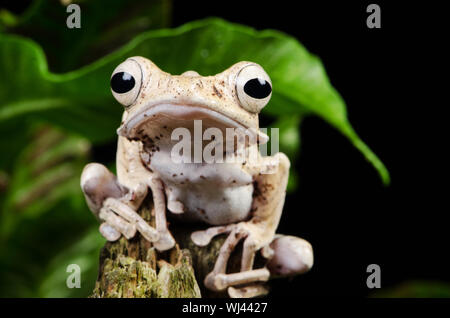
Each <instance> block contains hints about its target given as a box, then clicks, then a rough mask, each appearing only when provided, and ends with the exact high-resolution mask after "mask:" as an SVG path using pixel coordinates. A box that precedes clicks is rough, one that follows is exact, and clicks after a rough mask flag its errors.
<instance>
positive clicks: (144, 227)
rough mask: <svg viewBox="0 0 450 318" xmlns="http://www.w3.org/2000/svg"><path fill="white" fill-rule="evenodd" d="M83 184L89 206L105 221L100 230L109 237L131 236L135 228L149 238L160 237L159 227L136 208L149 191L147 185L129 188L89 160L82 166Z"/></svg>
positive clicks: (134, 232) (104, 168) (101, 166)
mask: <svg viewBox="0 0 450 318" xmlns="http://www.w3.org/2000/svg"><path fill="white" fill-rule="evenodd" d="M81 188H82V190H83V193H84V196H85V198H86V202H87V204H88V206H89V208H90V210H91V211H92V212H93V213H94V215H95V216H96V217H97V218H98V219H100V221H101V222H102V224H101V225H100V232H101V233H102V235H103V236H104V237H105V238H106V239H107V240H108V241H116V240H118V239H119V238H120V235H121V234H123V235H124V236H125V237H126V238H127V239H130V238H132V237H134V235H135V234H136V230H138V231H139V232H141V233H142V235H143V236H144V237H145V238H146V239H148V240H149V241H156V240H157V239H158V233H157V231H156V230H155V229H153V228H152V227H151V226H149V225H148V224H147V223H146V222H145V220H144V219H142V218H141V217H140V216H139V215H138V214H137V213H136V212H135V209H136V207H137V206H139V205H140V203H141V202H142V199H143V197H145V195H146V193H147V188H146V187H145V186H137V187H136V188H135V189H130V188H128V187H126V186H124V185H121V184H120V183H119V182H118V181H117V178H116V176H115V175H114V174H113V173H111V172H110V171H109V170H108V169H107V168H106V167H105V166H103V165H101V164H98V163H90V164H88V165H86V167H85V168H84V169H83V173H82V175H81Z"/></svg>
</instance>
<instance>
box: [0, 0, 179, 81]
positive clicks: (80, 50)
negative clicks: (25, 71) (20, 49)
mask: <svg viewBox="0 0 450 318" xmlns="http://www.w3.org/2000/svg"><path fill="white" fill-rule="evenodd" d="M71 3H77V4H79V6H80V10H81V28H80V29H76V28H74V29H69V28H68V27H67V26H66V19H67V17H69V15H70V14H71V13H68V12H66V5H63V3H62V2H61V1H55V0H53V1H48V0H34V1H33V2H32V4H31V5H30V6H29V7H28V8H27V9H26V10H25V12H24V13H23V14H21V15H20V16H15V15H14V14H12V13H10V12H8V11H6V10H1V11H0V29H4V30H5V31H7V32H8V33H14V34H18V35H21V36H26V37H28V38H31V39H33V40H35V41H36V42H38V43H39V44H40V45H41V46H42V48H43V49H44V51H45V52H46V53H47V56H48V59H49V64H50V69H52V70H53V71H58V72H64V71H69V70H72V69H75V68H77V67H80V66H82V65H85V64H86V63H89V62H92V61H95V60H96V59H98V58H99V57H102V56H103V55H105V54H107V53H108V52H110V51H111V50H112V49H114V48H117V47H119V46H121V45H123V44H125V43H126V42H128V41H129V40H131V39H132V38H133V37H134V36H136V35H137V34H139V33H141V32H142V31H146V30H151V29H157V28H162V27H167V26H168V25H169V22H170V14H171V7H172V6H171V0H151V1H148V0H135V1H131V2H130V1H127V0H108V2H107V3H105V2H104V1H96V0H84V1H80V0H78V1H71Z"/></svg>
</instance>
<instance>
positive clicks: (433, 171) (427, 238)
mask: <svg viewBox="0 0 450 318" xmlns="http://www.w3.org/2000/svg"><path fill="white" fill-rule="evenodd" d="M336 2H337V1H336ZM336 2H331V1H330V2H324V1H317V2H316V1H314V2H312V1H270V2H269V1H267V2H261V1H209V2H206V1H205V2H196V1H175V5H174V19H173V24H174V25H175V26H178V25H180V24H183V23H185V22H188V21H190V20H193V19H199V18H203V17H207V16H219V17H222V18H225V19H227V20H230V21H233V22H238V23H242V24H247V25H250V26H253V27H255V28H256V29H266V28H273V29H278V30H281V31H284V32H286V33H288V34H290V35H293V36H295V37H296V38H297V39H298V40H299V41H300V42H301V43H302V44H304V45H305V46H306V48H308V49H309V50H310V51H311V52H312V53H314V54H316V55H318V56H319V57H320V58H321V59H322V61H323V63H324V65H325V67H326V70H327V73H328V75H329V78H330V79H331V82H332V84H333V85H334V87H335V88H336V89H337V90H338V91H339V92H340V94H341V95H342V96H343V98H344V99H345V101H346V102H347V106H348V116H349V119H350V122H351V123H352V125H353V126H354V127H355V129H356V131H357V132H358V133H359V135H360V136H361V137H362V139H363V140H364V141H365V142H366V143H367V144H368V145H369V146H370V147H371V148H372V149H373V150H374V152H375V153H376V154H377V155H378V156H379V157H380V158H381V160H383V162H384V163H385V164H386V166H387V168H388V169H389V171H390V173H391V178H392V183H391V185H390V186H389V187H384V186H383V185H382V183H381V181H380V180H379V178H378V176H377V174H376V172H375V171H374V169H373V168H372V167H371V166H370V165H369V164H368V163H367V162H366V161H365V160H364V158H363V157H362V156H361V155H360V154H359V152H358V151H357V150H356V149H355V148H353V147H352V146H351V145H350V143H349V142H348V141H347V140H346V139H345V138H344V137H343V136H342V135H341V134H340V133H338V132H337V131H336V130H335V129H334V128H332V127H330V126H328V125H327V124H326V123H325V122H323V121H321V120H319V119H316V118H308V119H306V120H305V121H304V122H303V124H302V126H301V136H302V139H301V140H302V141H301V142H302V145H301V156H300V161H299V163H298V167H297V169H298V171H299V172H300V187H299V189H298V191H297V192H296V193H294V194H291V195H289V196H288V197H287V199H286V205H285V210H284V214H283V216H282V220H281V224H280V227H279V232H280V233H285V234H291V235H298V236H301V237H303V238H305V239H307V240H308V241H310V242H311V243H312V245H313V248H314V253H315V264H314V267H313V270H312V271H311V272H310V273H308V274H306V275H304V276H300V277H297V278H294V279H293V280H292V281H291V282H290V284H286V283H285V282H282V281H281V282H276V283H275V284H274V286H273V290H272V293H271V297H276V298H278V297H279V298H280V299H287V298H291V297H292V298H293V297H295V298H297V297H301V296H305V297H309V296H312V297H314V296H320V297H324V296H325V297H326V296H331V297H357V298H360V297H366V296H368V295H370V294H371V290H369V289H368V288H367V286H366V278H367V276H368V274H367V273H366V268H367V266H368V265H369V264H372V263H375V264H379V265H380V266H381V283H382V288H388V287H392V286H396V285H398V284H400V283H402V282H405V281H409V280H411V279H414V280H417V279H420V280H421V279H427V280H434V281H439V280H440V281H449V279H450V275H449V270H448V269H449V264H450V263H449V261H448V260H447V259H446V258H448V257H447V256H448V250H449V248H448V241H449V236H448V222H445V221H444V219H443V215H444V213H445V212H448V209H445V208H444V206H442V202H443V198H444V197H443V196H444V191H445V188H443V185H442V184H441V183H438V180H439V179H441V178H442V179H444V176H443V175H442V174H443V170H442V168H443V167H442V166H440V162H439V161H440V160H441V159H440V157H439V156H438V155H437V154H436V146H435V145H434V143H435V142H436V138H437V137H438V134H437V133H436V132H434V129H437V128H444V127H442V126H439V125H438V124H437V119H436V117H439V116H438V115H437V114H436V113H435V107H436V106H442V102H439V101H438V100H437V96H436V95H435V92H432V88H431V87H436V85H437V84H435V83H434V81H437V79H436V78H435V77H434V76H431V75H428V71H429V70H431V69H433V68H434V70H435V71H436V70H438V71H439V68H440V67H442V66H440V65H439V64H437V65H436V62H437V61H436V60H435V59H436V58H437V53H438V52H437V50H436V49H435V48H434V43H433V39H432V38H433V36H435V35H436V33H437V32H438V31H439V29H438V28H437V27H435V26H434V25H433V15H434V16H435V18H436V20H437V19H438V18H437V16H436V15H437V13H438V12H439V11H440V10H443V8H441V7H439V5H436V4H430V5H427V6H424V5H414V4H410V3H408V2H403V3H401V2H397V5H396V6H394V5H393V4H392V3H388V2H385V1H377V2H375V3H377V4H379V5H380V7H381V17H382V18H381V23H382V27H381V29H368V28H367V26H366V18H367V16H368V13H366V8H367V5H368V4H370V3H371V2H365V1H339V2H338V3H336ZM434 22H436V21H434ZM443 39H444V38H442V39H441V40H443ZM429 90H431V91H429ZM443 145H444V144H442V145H440V147H442V146H443Z"/></svg>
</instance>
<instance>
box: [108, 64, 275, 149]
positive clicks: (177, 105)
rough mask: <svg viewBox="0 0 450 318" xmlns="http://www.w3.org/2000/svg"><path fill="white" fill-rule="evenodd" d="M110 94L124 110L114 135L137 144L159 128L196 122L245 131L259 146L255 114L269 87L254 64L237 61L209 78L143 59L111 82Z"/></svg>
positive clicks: (118, 70) (261, 138)
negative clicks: (170, 70) (173, 72)
mask: <svg viewBox="0 0 450 318" xmlns="http://www.w3.org/2000/svg"><path fill="white" fill-rule="evenodd" d="M111 90H112V93H113V95H114V97H115V98H116V100H117V101H118V102H119V103H121V104H122V105H123V106H124V107H125V113H124V116H123V121H122V124H121V126H120V127H119V129H118V134H119V135H121V136H124V137H127V138H129V139H141V140H142V139H143V138H148V137H149V136H153V135H155V133H158V132H159V131H160V130H161V129H162V127H164V128H166V129H171V128H172V129H174V128H176V127H186V128H188V129H191V128H192V126H193V122H194V120H196V119H201V120H202V125H203V129H206V128H208V127H215V128H219V129H221V130H224V129H225V128H243V129H247V128H251V130H253V131H254V132H256V134H258V136H259V142H260V143H263V142H266V141H267V139H268V138H267V135H265V134H263V133H262V132H260V131H259V123H258V114H259V112H260V111H261V109H262V108H263V107H264V106H265V105H266V104H267V103H268V102H269V99H270V97H271V95H272V83H271V81H270V78H269V76H268V75H267V73H266V72H265V71H264V69H263V68H262V67H261V66H259V65H258V64H256V63H252V62H239V63H237V64H235V65H233V66H231V67H230V68H228V69H227V70H225V71H224V72H222V73H219V74H217V75H214V76H205V77H204V76H200V75H199V74H198V73H197V72H194V71H188V72H185V73H183V74H181V75H171V74H169V73H166V72H163V71H162V70H160V69H159V68H158V67H157V66H156V65H155V64H154V63H153V62H151V61H150V60H148V59H146V58H143V57H131V58H129V59H127V60H126V61H125V62H123V63H122V64H120V65H119V66H118V67H117V68H116V69H115V70H114V72H113V74H112V77H111Z"/></svg>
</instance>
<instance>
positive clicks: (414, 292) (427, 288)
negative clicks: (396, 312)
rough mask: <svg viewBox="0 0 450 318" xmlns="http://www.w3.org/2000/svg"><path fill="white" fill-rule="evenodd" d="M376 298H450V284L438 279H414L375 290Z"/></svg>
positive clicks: (373, 294)
mask: <svg viewBox="0 0 450 318" xmlns="http://www.w3.org/2000/svg"><path fill="white" fill-rule="evenodd" d="M370 297H374V298H449V297H450V284H449V283H446V282H438V281H426V280H412V281H407V282H403V283H401V284H399V285H397V286H393V287H388V288H383V289H382V290H377V291H375V292H373V293H372V294H371V295H370Z"/></svg>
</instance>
